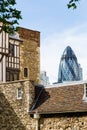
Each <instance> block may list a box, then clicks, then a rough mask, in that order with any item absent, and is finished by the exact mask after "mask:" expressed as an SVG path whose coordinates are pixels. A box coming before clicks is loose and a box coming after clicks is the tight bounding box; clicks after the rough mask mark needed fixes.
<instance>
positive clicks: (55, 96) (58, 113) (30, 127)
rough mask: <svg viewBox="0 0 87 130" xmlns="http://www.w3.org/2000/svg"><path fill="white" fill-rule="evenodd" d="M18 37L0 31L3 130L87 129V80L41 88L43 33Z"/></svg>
mask: <svg viewBox="0 0 87 130" xmlns="http://www.w3.org/2000/svg"><path fill="white" fill-rule="evenodd" d="M16 35H17V37H16V36H15V37H14V36H9V35H8V34H5V32H3V34H2V32H0V51H1V52H0V74H1V76H2V77H3V78H1V79H3V80H1V81H2V82H1V83H0V130H87V81H76V82H74V81H73V82H69V83H66V84H64V83H59V84H55V85H48V87H45V88H44V87H43V86H41V85H39V78H40V73H39V68H40V60H39V57H40V53H39V49H40V33H39V32H38V31H33V30H29V29H24V28H20V30H19V37H18V34H16ZM4 36H5V39H4ZM4 40H5V41H4ZM9 41H10V42H9ZM8 42H9V44H8ZM10 43H11V44H12V45H11V48H12V50H15V51H14V54H12V53H13V51H12V52H11V50H10V47H9V46H10ZM14 43H15V45H14ZM2 45H3V46H2ZM13 45H14V47H13ZM13 48H14V49H13ZM18 48H19V49H18ZM17 50H18V51H17ZM17 52H19V53H17ZM11 55H12V56H11ZM7 59H8V60H7ZM6 63H8V66H7V64H6ZM3 67H4V69H3ZM17 67H18V68H17ZM13 70H14V71H13ZM17 70H18V71H17ZM6 73H9V74H7V75H9V76H7V75H6V77H5V78H4V76H5V74H6ZM16 74H17V76H16ZM8 77H9V78H8ZM14 77H18V79H17V78H14ZM7 78H8V80H7ZM13 80H14V81H13ZM6 81H8V82H6Z"/></svg>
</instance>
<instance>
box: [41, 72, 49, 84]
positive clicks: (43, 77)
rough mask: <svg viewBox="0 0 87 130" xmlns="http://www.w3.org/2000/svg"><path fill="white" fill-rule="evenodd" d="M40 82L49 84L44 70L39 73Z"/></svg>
mask: <svg viewBox="0 0 87 130" xmlns="http://www.w3.org/2000/svg"><path fill="white" fill-rule="evenodd" d="M40 83H41V84H42V85H44V86H46V85H48V84H50V83H49V77H48V76H47V73H46V71H41V73H40Z"/></svg>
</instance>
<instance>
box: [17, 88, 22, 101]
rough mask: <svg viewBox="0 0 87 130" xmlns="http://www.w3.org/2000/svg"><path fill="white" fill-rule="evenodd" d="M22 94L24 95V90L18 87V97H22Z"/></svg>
mask: <svg viewBox="0 0 87 130" xmlns="http://www.w3.org/2000/svg"><path fill="white" fill-rule="evenodd" d="M22 96H23V91H22V88H21V87H20V88H18V89H17V99H22Z"/></svg>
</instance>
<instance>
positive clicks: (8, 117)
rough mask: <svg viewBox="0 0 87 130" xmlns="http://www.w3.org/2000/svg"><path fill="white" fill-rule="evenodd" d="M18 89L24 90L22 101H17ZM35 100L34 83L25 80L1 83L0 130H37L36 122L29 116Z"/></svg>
mask: <svg viewBox="0 0 87 130" xmlns="http://www.w3.org/2000/svg"><path fill="white" fill-rule="evenodd" d="M18 88H21V89H22V92H23V94H22V99H17V90H18ZM33 99H34V86H33V82H31V81H29V80H25V81H17V82H9V83H3V84H2V83H1V84H0V130H35V123H34V120H33V118H31V117H30V115H29V108H30V107H31V104H32V103H33ZM32 122H33V125H32ZM31 127H32V128H31Z"/></svg>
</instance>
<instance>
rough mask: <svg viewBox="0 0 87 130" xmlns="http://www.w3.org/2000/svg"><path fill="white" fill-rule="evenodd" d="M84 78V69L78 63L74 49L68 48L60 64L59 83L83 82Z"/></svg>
mask: <svg viewBox="0 0 87 130" xmlns="http://www.w3.org/2000/svg"><path fill="white" fill-rule="evenodd" d="M82 77H83V76H82V68H81V66H80V64H79V63H78V60H77V57H76V55H75V53H74V51H73V50H72V48H71V47H70V46H67V47H66V48H65V50H64V52H63V54H62V57H61V60H60V64H59V72H58V82H59V83H62V82H65V81H78V80H82Z"/></svg>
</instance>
